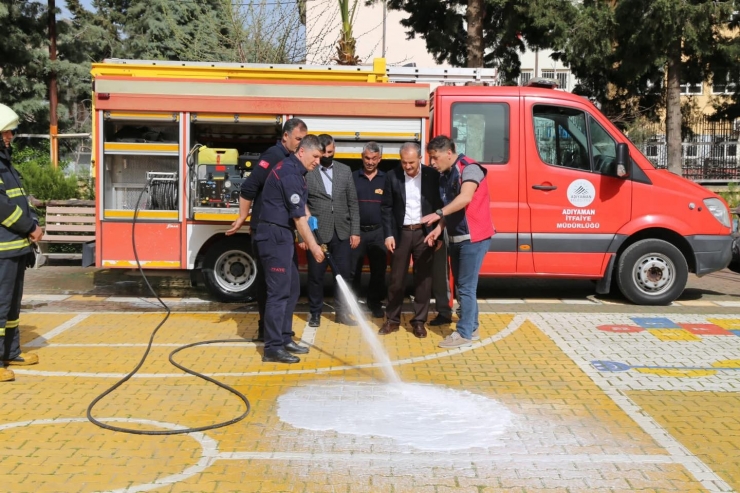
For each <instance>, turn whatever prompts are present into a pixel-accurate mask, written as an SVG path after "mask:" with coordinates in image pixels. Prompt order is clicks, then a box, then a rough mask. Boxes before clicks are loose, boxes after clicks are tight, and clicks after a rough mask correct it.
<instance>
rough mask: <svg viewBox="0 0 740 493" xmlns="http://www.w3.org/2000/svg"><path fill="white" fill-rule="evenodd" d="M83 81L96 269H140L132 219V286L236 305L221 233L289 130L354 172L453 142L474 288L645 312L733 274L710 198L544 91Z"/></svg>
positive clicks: (250, 268) (362, 80)
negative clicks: (476, 182)
mask: <svg viewBox="0 0 740 493" xmlns="http://www.w3.org/2000/svg"><path fill="white" fill-rule="evenodd" d="M92 74H93V77H94V105H95V108H94V110H95V111H94V120H93V122H94V123H93V126H94V129H93V134H94V154H93V156H94V160H95V164H94V166H95V170H96V181H97V197H98V198H97V228H96V229H97V237H96V245H95V257H96V265H97V266H98V267H111V268H119V267H121V268H131V267H135V266H136V265H137V262H136V258H135V256H134V251H133V247H132V242H131V235H132V227H133V223H134V214H135V212H136V214H137V215H136V250H137V252H138V260H139V262H140V263H141V265H142V267H143V268H146V269H152V268H155V269H187V270H191V271H194V272H196V271H201V272H202V273H203V278H204V279H205V283H206V285H207V286H208V288H209V289H210V291H211V292H212V293H214V294H215V295H216V296H217V297H218V298H220V299H223V300H232V301H236V300H240V299H244V298H245V297H246V296H247V295H248V294H249V293H250V289H251V288H252V285H253V282H254V277H255V273H256V270H257V268H258V264H257V263H256V262H255V259H254V258H253V256H252V254H251V252H250V241H249V238H248V237H247V235H248V234H249V232H248V230H247V229H246V228H244V229H243V233H242V234H239V235H236V236H233V237H226V236H225V235H224V232H225V231H226V230H227V229H228V227H229V225H230V224H231V222H232V221H233V220H234V219H235V218H236V213H237V210H238V190H239V185H240V184H241V182H242V181H243V180H244V179H245V177H246V176H248V173H249V170H250V166H251V163H252V161H253V160H254V159H256V157H257V156H258V155H259V153H260V152H262V151H264V150H265V149H266V148H267V147H269V146H270V145H272V144H274V143H275V141H276V140H278V139H279V136H280V128H281V125H282V123H283V122H284V121H285V120H286V119H288V118H291V117H299V118H301V119H303V120H304V121H305V122H306V123H307V125H308V128H309V132H310V133H315V134H319V133H328V134H331V135H332V136H334V138H335V139H336V141H337V159H339V160H342V161H343V162H345V163H347V164H349V165H350V166H352V167H353V168H357V167H359V166H360V152H361V149H362V146H363V145H364V144H365V143H366V142H368V141H376V142H379V143H380V144H381V145H382V146H383V159H384V166H386V167H392V166H395V165H396V164H397V161H396V160H397V159H398V150H399V148H400V146H401V144H402V143H403V142H406V141H416V142H418V143H420V144H421V145H422V147H423V145H424V144H425V143H426V142H427V141H428V139H429V137H430V135H431V136H434V135H438V134H447V135H450V136H451V137H452V138H453V139H454V141H455V142H456V145H457V147H458V151H459V152H462V153H465V154H466V155H468V156H470V157H471V158H473V159H475V160H477V161H478V162H480V163H482V164H484V165H485V166H486V168H487V169H488V172H489V175H488V176H489V179H488V183H489V186H490V187H491V190H490V195H491V204H490V210H491V217H492V218H493V222H494V224H495V226H496V231H497V233H496V235H495V236H494V239H493V242H492V245H491V251H490V252H489V254H488V255H487V256H486V259H485V261H484V264H483V268H482V270H481V273H480V274H481V276H504V277H513V276H531V277H559V278H574V279H593V280H596V281H597V285H596V290H597V292H599V293H606V292H608V291H609V289H610V287H611V286H612V284H613V281H614V282H616V284H617V285H618V286H619V289H620V290H621V291H622V292H623V293H624V294H625V295H626V296H627V298H629V299H630V300H632V301H633V302H635V303H639V304H656V305H657V304H666V303H670V302H671V301H673V300H675V299H676V298H677V297H678V296H679V295H680V294H681V292H682V291H683V289H684V287H685V285H686V282H687V278H688V274H689V272H694V273H696V274H697V275H704V274H707V273H710V272H713V271H716V270H719V269H722V268H724V267H725V266H727V264H728V263H729V261H730V258H731V250H730V245H731V236H730V214H729V212H728V209H727V204H726V203H725V202H724V201H723V200H722V199H721V198H720V197H719V196H717V195H716V194H714V193H712V192H710V191H709V190H706V189H704V188H702V187H700V186H698V185H696V184H694V183H693V182H690V181H688V180H685V179H683V178H681V177H678V176H676V175H673V174H671V173H669V172H667V171H664V170H656V169H655V168H654V167H653V166H652V165H651V164H650V162H649V161H648V160H647V159H646V158H645V157H644V156H643V155H642V154H641V153H640V151H639V150H638V149H637V148H636V147H635V146H634V145H633V144H632V143H631V142H630V141H629V139H628V138H627V137H626V136H625V135H624V134H622V133H621V132H620V131H619V130H618V129H617V128H616V127H615V126H614V125H613V124H612V123H611V122H609V120H608V119H607V118H605V117H604V115H603V114H602V113H601V112H600V111H599V110H598V109H597V108H596V107H595V106H594V105H593V104H591V103H590V102H589V101H587V100H586V99H584V98H582V97H579V96H576V95H572V94H569V93H567V92H564V91H560V90H555V89H554V88H552V87H549V86H548V85H547V84H546V83H543V82H541V81H539V82H534V83H532V84H530V85H529V86H528V87H502V86H495V85H494V84H495V78H496V77H495V71H493V70H491V69H449V70H445V69H433V70H423V69H416V68H387V67H386V66H385V61H384V60H382V59H378V60H375V61H374V63H373V65H372V66H368V67H340V66H302V65H249V64H230V63H186V62H161V61H137V60H107V61H105V62H103V63H100V64H94V65H93V70H92ZM464 83H472V84H466V85H460V84H464ZM440 84H441V85H440ZM432 85H435V86H436V87H435V88H434V89H432ZM618 164H620V165H622V167H623V168H625V169H626V170H627V175H626V176H618V175H617V173H616V171H615V170H616V167H617V165H618ZM145 187H146V190H145V192H142V190H144V189H145Z"/></svg>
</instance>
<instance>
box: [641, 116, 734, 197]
mask: <svg viewBox="0 0 740 493" xmlns="http://www.w3.org/2000/svg"><path fill="white" fill-rule="evenodd" d="M635 130H637V131H635ZM630 133H631V134H637V135H639V136H640V138H639V139H633V141H634V142H635V145H637V147H638V148H640V150H641V151H642V152H643V154H645V156H647V158H648V159H649V160H650V161H651V162H652V163H653V164H654V165H655V166H656V167H658V168H666V167H668V153H667V149H666V139H665V122H661V123H656V124H648V125H645V126H643V127H641V128H639V129H633V130H632V131H631V132H630ZM682 137H683V138H682V141H683V142H682V151H681V169H682V170H683V176H684V177H686V178H688V179H690V180H694V181H698V182H704V183H712V182H715V183H724V182H737V181H740V155H738V143H739V139H740V121H739V120H735V121H728V120H719V121H714V120H710V119H709V118H708V117H705V116H702V117H699V118H695V119H693V120H691V121H684V125H683V129H682Z"/></svg>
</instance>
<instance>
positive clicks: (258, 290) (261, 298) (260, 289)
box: [252, 230, 267, 336]
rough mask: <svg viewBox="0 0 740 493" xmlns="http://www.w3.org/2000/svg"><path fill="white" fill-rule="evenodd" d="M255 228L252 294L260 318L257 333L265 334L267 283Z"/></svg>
mask: <svg viewBox="0 0 740 493" xmlns="http://www.w3.org/2000/svg"><path fill="white" fill-rule="evenodd" d="M255 235H256V230H255V232H254V234H253V235H252V255H253V256H254V259H255V260H256V261H257V276H256V277H255V278H254V296H255V298H257V311H259V314H260V320H259V322H258V324H257V335H259V336H264V335H265V303H266V302H267V283H266V282H265V268H264V267H263V266H262V260H260V252H259V244H258V243H257V240H255V238H254V237H255Z"/></svg>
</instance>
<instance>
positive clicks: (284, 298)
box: [256, 223, 301, 351]
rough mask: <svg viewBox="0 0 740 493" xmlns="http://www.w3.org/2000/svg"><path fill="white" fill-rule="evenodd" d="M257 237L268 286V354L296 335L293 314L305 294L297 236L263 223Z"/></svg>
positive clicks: (266, 325)
mask: <svg viewBox="0 0 740 493" xmlns="http://www.w3.org/2000/svg"><path fill="white" fill-rule="evenodd" d="M256 238H257V243H258V248H259V252H260V259H261V260H262V266H263V267H264V270H265V282H266V284H267V303H266V305H265V351H268V350H276V349H279V348H281V347H283V346H284V345H285V344H288V343H289V342H291V341H292V340H293V339H292V337H293V335H294V333H293V312H294V310H295V306H296V303H297V302H298V296H299V295H300V293H301V284H300V279H299V278H298V256H297V255H296V252H295V237H294V236H293V231H292V230H290V229H288V228H283V227H281V226H276V225H272V224H270V223H260V225H259V226H258V227H257V235H256Z"/></svg>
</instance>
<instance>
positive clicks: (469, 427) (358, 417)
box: [278, 382, 514, 451]
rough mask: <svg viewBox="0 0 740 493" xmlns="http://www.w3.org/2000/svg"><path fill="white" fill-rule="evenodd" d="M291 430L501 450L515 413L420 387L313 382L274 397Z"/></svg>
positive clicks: (480, 399) (477, 398) (462, 394)
mask: <svg viewBox="0 0 740 493" xmlns="http://www.w3.org/2000/svg"><path fill="white" fill-rule="evenodd" d="M278 417H279V418H280V419H281V420H282V421H284V422H286V423H288V424H290V425H292V426H294V427H296V428H303V429H307V430H313V431H336V432H338V433H343V434H349V435H355V436H379V437H387V438H391V439H393V440H394V441H395V442H396V443H397V444H398V445H400V446H402V447H413V448H416V449H419V450H430V451H451V450H465V449H472V448H488V447H495V446H501V445H502V443H503V442H502V441H501V440H500V437H501V435H503V434H504V433H505V432H506V431H507V430H508V429H509V428H510V426H511V425H512V424H513V419H514V415H513V414H512V413H511V412H510V411H509V410H508V409H507V408H506V407H505V406H503V405H502V404H500V403H499V402H497V401H495V400H493V399H489V398H487V397H484V396H481V395H476V394H472V393H470V392H467V391H459V390H454V389H448V388H445V387H439V386H434V385H422V384H408V383H395V384H372V383H360V382H346V383H315V384H310V385H306V386H301V387H296V388H293V389H291V390H289V391H288V392H287V393H285V394H283V395H281V396H280V397H279V398H278Z"/></svg>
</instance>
